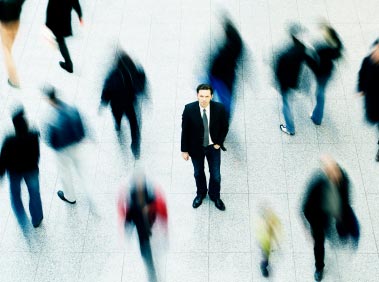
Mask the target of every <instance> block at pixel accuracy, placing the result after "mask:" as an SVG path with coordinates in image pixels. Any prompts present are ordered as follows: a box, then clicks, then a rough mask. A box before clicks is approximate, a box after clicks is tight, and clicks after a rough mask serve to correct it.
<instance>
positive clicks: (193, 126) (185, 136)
mask: <svg viewBox="0 0 379 282" xmlns="http://www.w3.org/2000/svg"><path fill="white" fill-rule="evenodd" d="M209 106H210V121H209V133H210V135H211V138H212V141H213V142H214V144H218V145H220V146H221V149H222V150H223V151H226V149H225V147H224V140H225V137H226V134H227V133H228V130H229V124H228V118H227V114H226V111H225V108H224V106H223V105H222V104H221V103H217V102H213V101H211V103H210V105H209ZM203 139H204V126H203V119H202V117H201V114H200V109H199V102H198V101H196V102H193V103H190V104H187V105H186V106H185V108H184V111H183V116H182V142H181V151H182V152H188V153H189V155H190V156H191V157H193V156H198V155H199V154H200V152H201V150H202V147H203Z"/></svg>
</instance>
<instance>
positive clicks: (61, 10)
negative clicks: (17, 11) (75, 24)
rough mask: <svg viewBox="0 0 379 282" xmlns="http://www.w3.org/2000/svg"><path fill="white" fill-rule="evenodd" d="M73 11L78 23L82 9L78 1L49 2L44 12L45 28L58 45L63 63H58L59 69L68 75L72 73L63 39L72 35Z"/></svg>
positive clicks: (61, 0)
mask: <svg viewBox="0 0 379 282" xmlns="http://www.w3.org/2000/svg"><path fill="white" fill-rule="evenodd" d="M72 9H74V10H75V11H76V13H77V14H78V17H79V20H80V23H81V24H83V20H82V9H81V7H80V4H79V0H49V3H48V5H47V11H46V26H47V27H48V28H49V29H50V30H51V31H52V33H53V34H54V36H55V39H56V41H57V43H58V46H59V50H60V52H61V54H62V57H63V59H64V62H59V65H60V66H61V68H63V69H64V70H66V71H67V72H69V73H72V72H73V71H74V67H73V64H72V61H71V57H70V53H69V52H68V48H67V45H66V42H65V37H68V36H71V35H72V28H71V11H72Z"/></svg>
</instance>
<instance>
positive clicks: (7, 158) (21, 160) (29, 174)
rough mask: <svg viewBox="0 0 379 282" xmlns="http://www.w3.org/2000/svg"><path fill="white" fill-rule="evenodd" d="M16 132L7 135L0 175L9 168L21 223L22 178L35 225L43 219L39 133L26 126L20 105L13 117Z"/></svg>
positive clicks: (23, 219) (23, 218) (24, 219)
mask: <svg viewBox="0 0 379 282" xmlns="http://www.w3.org/2000/svg"><path fill="white" fill-rule="evenodd" d="M12 121H13V125H14V129H15V134H11V135H8V136H6V138H5V140H4V143H3V146H2V148H1V154H0V177H1V176H3V175H4V174H5V172H6V171H7V172H8V176H9V184H10V196H11V202H12V208H13V211H14V213H15V214H16V217H17V220H18V222H19V224H20V226H21V227H22V228H23V229H24V228H25V226H26V223H27V217H26V214H25V210H24V206H23V204H22V201H21V181H22V180H23V179H24V181H25V183H26V186H27V188H28V192H29V212H30V215H31V218H32V224H33V226H34V227H38V226H39V225H40V224H41V222H42V219H43V212H42V203H41V195H40V192H39V169H38V163H39V155H40V149H39V133H38V132H37V131H35V130H31V129H29V126H28V122H27V120H26V118H25V116H24V110H23V109H20V110H18V111H16V112H15V113H14V114H13V117H12Z"/></svg>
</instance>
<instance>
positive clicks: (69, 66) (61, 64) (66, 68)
mask: <svg viewBox="0 0 379 282" xmlns="http://www.w3.org/2000/svg"><path fill="white" fill-rule="evenodd" d="M59 65H60V66H61V68H62V69H64V70H65V71H67V72H69V73H73V72H74V69H73V67H72V65H68V64H67V63H65V62H59Z"/></svg>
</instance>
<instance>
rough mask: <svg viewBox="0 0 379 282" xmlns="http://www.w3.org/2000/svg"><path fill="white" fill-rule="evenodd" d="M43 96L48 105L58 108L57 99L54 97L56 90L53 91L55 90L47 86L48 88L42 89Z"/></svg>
mask: <svg viewBox="0 0 379 282" xmlns="http://www.w3.org/2000/svg"><path fill="white" fill-rule="evenodd" d="M43 94H44V95H45V97H46V99H47V102H48V103H49V104H50V105H52V106H54V107H57V106H58V104H59V99H58V98H57V96H56V90H55V88H54V87H53V86H51V85H48V86H46V87H44V89H43Z"/></svg>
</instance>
